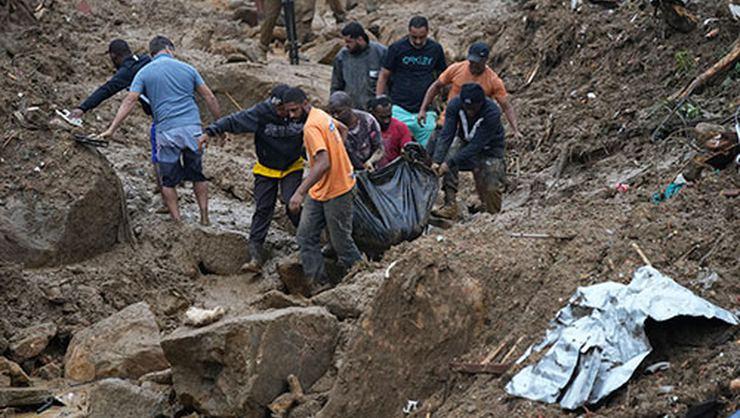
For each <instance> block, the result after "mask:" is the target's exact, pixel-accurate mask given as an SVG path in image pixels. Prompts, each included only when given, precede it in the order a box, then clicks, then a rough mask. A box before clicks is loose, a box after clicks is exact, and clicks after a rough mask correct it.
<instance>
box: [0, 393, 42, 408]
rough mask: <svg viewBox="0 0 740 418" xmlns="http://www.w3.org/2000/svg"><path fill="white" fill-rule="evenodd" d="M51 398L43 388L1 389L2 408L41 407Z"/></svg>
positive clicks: (0, 404)
mask: <svg viewBox="0 0 740 418" xmlns="http://www.w3.org/2000/svg"><path fill="white" fill-rule="evenodd" d="M50 396H51V392H49V391H48V390H47V389H41V388H0V408H8V407H16V406H31V405H39V404H42V403H44V402H46V400H47V399H48V398H49V397H50Z"/></svg>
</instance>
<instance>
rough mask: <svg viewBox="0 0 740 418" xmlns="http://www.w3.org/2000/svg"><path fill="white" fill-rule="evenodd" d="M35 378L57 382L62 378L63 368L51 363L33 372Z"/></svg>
mask: <svg viewBox="0 0 740 418" xmlns="http://www.w3.org/2000/svg"><path fill="white" fill-rule="evenodd" d="M33 376H34V377H40V378H41V379H44V380H55V379H59V378H61V377H62V367H61V366H60V365H59V364H57V363H54V362H52V363H49V364H46V365H44V366H43V367H39V368H38V369H36V370H35V371H34V372H33Z"/></svg>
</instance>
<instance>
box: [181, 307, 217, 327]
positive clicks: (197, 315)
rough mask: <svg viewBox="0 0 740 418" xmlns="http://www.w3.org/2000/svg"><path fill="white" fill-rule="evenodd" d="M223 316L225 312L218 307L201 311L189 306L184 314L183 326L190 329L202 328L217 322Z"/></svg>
mask: <svg viewBox="0 0 740 418" xmlns="http://www.w3.org/2000/svg"><path fill="white" fill-rule="evenodd" d="M224 315H226V311H225V310H224V308H222V307H220V306H216V307H215V308H213V309H202V308H198V307H196V306H191V307H190V308H189V309H188V310H187V311H186V312H185V319H184V320H183V324H185V325H187V326H190V327H204V326H206V325H210V324H212V323H214V322H217V321H219V320H220V319H221V318H223V317H224Z"/></svg>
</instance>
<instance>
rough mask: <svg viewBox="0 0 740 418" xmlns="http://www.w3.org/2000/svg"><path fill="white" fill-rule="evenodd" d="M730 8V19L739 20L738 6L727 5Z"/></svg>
mask: <svg viewBox="0 0 740 418" xmlns="http://www.w3.org/2000/svg"><path fill="white" fill-rule="evenodd" d="M729 6H730V13H732V17H733V18H734V19H735V20H740V4H732V3H730V4H729Z"/></svg>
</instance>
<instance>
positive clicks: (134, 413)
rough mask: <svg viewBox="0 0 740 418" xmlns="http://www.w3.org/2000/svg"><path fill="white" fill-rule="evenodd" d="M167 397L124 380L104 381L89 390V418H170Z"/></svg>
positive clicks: (112, 379)
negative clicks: (168, 417) (165, 417)
mask: <svg viewBox="0 0 740 418" xmlns="http://www.w3.org/2000/svg"><path fill="white" fill-rule="evenodd" d="M168 409H169V403H168V401H167V396H166V395H165V394H163V393H160V392H155V391H153V390H149V389H145V388H143V387H139V386H137V385H134V384H132V383H129V382H127V381H125V380H122V379H117V378H111V379H104V380H101V381H99V382H97V383H95V385H94V386H93V387H92V388H91V389H90V394H89V414H88V415H87V417H88V418H140V417H158V416H170V415H171V414H170V413H168V412H170V411H168Z"/></svg>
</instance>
